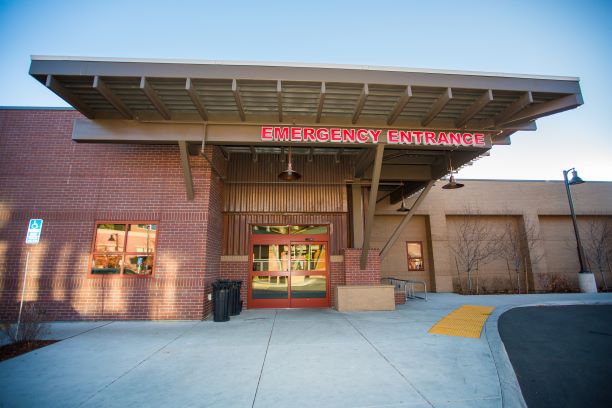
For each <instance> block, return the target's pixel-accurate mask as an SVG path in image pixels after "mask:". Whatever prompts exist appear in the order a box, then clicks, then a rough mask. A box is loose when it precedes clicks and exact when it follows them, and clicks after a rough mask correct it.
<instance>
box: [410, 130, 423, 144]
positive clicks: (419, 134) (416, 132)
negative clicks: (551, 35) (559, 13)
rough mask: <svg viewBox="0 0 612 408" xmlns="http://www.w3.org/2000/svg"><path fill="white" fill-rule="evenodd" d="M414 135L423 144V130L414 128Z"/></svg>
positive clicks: (417, 141)
mask: <svg viewBox="0 0 612 408" xmlns="http://www.w3.org/2000/svg"><path fill="white" fill-rule="evenodd" d="M412 135H413V136H414V137H416V143H417V144H421V138H422V137H423V132H421V131H420V130H413V131H412Z"/></svg>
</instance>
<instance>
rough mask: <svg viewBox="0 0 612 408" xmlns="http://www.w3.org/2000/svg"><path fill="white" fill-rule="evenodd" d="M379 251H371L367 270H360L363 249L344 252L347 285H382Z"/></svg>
mask: <svg viewBox="0 0 612 408" xmlns="http://www.w3.org/2000/svg"><path fill="white" fill-rule="evenodd" d="M379 252H380V250H379V249H374V248H372V249H370V250H369V252H368V262H367V264H366V267H365V269H363V270H362V269H361V268H360V260H361V248H346V249H345V250H344V277H345V282H346V284H347V285H380V256H379V255H378V253H379Z"/></svg>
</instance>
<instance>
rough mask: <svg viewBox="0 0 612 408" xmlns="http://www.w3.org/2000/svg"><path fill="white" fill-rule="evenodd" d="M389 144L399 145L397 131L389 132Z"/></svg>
mask: <svg viewBox="0 0 612 408" xmlns="http://www.w3.org/2000/svg"><path fill="white" fill-rule="evenodd" d="M387 143H390V144H398V143H399V139H398V138H397V130H387Z"/></svg>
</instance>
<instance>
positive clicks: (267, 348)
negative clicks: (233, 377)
mask: <svg viewBox="0 0 612 408" xmlns="http://www.w3.org/2000/svg"><path fill="white" fill-rule="evenodd" d="M277 314H278V311H276V310H275V311H274V320H273V321H272V328H271V329H270V337H268V344H267V345H266V353H265V354H264V359H263V362H262V363H261V370H259V378H258V379H257V387H256V388H255V395H254V396H253V403H252V404H251V408H253V407H254V406H255V400H257V392H258V391H259V383H260V382H261V376H262V375H263V370H264V366H265V365H266V358H267V357H268V350H269V349H270V341H271V340H272V333H273V332H274V325H275V324H276V315H277Z"/></svg>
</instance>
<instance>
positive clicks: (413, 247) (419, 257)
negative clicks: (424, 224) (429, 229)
mask: <svg viewBox="0 0 612 408" xmlns="http://www.w3.org/2000/svg"><path fill="white" fill-rule="evenodd" d="M406 251H407V252H408V270H409V271H424V270H425V264H424V263H423V243H422V242H421V241H415V242H406Z"/></svg>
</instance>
